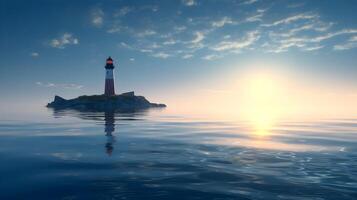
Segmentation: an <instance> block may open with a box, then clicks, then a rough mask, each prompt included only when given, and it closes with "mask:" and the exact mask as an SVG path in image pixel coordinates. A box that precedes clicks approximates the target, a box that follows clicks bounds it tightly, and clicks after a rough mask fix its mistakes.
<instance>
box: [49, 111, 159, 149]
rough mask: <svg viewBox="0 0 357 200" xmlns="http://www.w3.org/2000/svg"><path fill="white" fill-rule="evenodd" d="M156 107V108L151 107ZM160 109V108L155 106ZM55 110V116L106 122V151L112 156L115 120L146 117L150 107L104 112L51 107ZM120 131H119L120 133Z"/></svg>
mask: <svg viewBox="0 0 357 200" xmlns="http://www.w3.org/2000/svg"><path fill="white" fill-rule="evenodd" d="M151 109H154V108H151ZM155 109H158V108H155ZM51 110H53V116H54V117H55V118H60V117H65V116H71V117H77V118H80V119H83V120H91V121H96V122H104V133H105V136H106V137H107V142H106V144H105V149H106V153H107V154H108V156H111V155H112V153H113V150H114V144H115V142H116V139H115V134H114V132H115V127H116V124H115V121H116V120H122V121H127V120H139V119H140V118H142V117H144V116H145V115H146V113H147V112H148V111H149V109H142V110H139V111H126V112H118V111H115V110H107V111H104V112H94V111H92V112H90V111H79V110H73V109H51ZM118 132H119V131H117V133H118Z"/></svg>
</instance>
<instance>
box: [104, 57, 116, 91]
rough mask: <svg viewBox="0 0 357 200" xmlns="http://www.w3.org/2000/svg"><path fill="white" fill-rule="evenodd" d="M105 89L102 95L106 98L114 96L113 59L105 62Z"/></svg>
mask: <svg viewBox="0 0 357 200" xmlns="http://www.w3.org/2000/svg"><path fill="white" fill-rule="evenodd" d="M105 71H106V73H105V88H104V95H106V96H114V95H115V88H114V64H113V59H112V58H111V57H109V58H108V59H107V61H106V65H105Z"/></svg>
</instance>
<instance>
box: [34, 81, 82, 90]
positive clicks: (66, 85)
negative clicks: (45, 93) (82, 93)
mask: <svg viewBox="0 0 357 200" xmlns="http://www.w3.org/2000/svg"><path fill="white" fill-rule="evenodd" d="M36 85H38V86H41V87H47V88H60V89H77V90H79V89H82V88H83V87H84V86H83V85H77V84H73V83H62V84H55V83H43V82H36Z"/></svg>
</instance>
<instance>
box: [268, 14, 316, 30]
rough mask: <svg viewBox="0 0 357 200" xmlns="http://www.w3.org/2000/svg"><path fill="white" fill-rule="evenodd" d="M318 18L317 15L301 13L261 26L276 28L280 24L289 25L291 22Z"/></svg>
mask: <svg viewBox="0 0 357 200" xmlns="http://www.w3.org/2000/svg"><path fill="white" fill-rule="evenodd" d="M318 17H319V16H318V15H313V14H306V13H301V14H298V15H294V16H290V17H287V18H284V19H281V20H278V21H275V22H273V23H270V24H262V26H265V27H271V26H277V25H280V24H289V23H291V22H294V21H298V20H304V19H313V18H318Z"/></svg>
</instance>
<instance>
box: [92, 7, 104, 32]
mask: <svg viewBox="0 0 357 200" xmlns="http://www.w3.org/2000/svg"><path fill="white" fill-rule="evenodd" d="M91 18H92V19H91V22H92V24H93V25H94V26H95V27H101V26H102V25H103V22H104V12H103V10H102V9H101V8H94V9H93V10H92V11H91Z"/></svg>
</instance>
